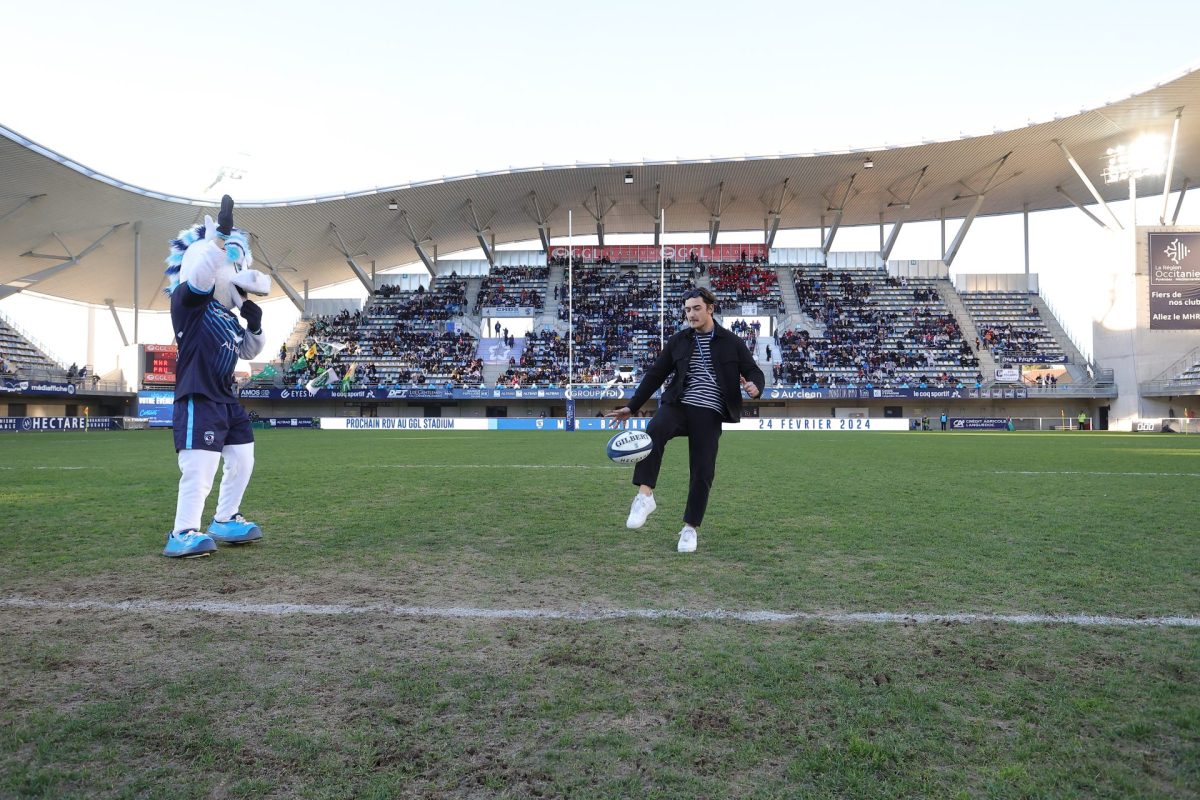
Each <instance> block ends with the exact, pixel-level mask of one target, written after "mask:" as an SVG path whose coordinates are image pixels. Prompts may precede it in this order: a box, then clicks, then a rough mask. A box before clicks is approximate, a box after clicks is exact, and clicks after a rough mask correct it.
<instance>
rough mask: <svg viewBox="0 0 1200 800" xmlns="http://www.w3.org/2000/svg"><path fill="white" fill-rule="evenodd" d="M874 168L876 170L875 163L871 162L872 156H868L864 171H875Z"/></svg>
mask: <svg viewBox="0 0 1200 800" xmlns="http://www.w3.org/2000/svg"><path fill="white" fill-rule="evenodd" d="M874 168H875V162H874V161H872V160H871V157H870V156H867V157H866V158H864V159H863V169H874Z"/></svg>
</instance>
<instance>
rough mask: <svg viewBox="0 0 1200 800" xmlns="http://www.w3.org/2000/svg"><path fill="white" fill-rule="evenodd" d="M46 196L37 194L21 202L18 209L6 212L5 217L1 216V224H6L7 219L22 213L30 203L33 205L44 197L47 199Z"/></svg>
mask: <svg viewBox="0 0 1200 800" xmlns="http://www.w3.org/2000/svg"><path fill="white" fill-rule="evenodd" d="M45 196H46V195H45V194H35V195H30V196H29V197H26V198H25V199H24V200H22V201H21V202H20V203H19V204H18V205H17V207H16V208H14V209H12V210H11V211H6V212H4V215H3V216H0V222H4V220H6V219H8V218H9V217H11V216H12V215H13V214H15V213H17V212H18V211H20V210H21V209H22V208H24V207H25V206H27V205H29V204H30V203H32V202H33V201H34V200H38V199H40V198H43V197H45Z"/></svg>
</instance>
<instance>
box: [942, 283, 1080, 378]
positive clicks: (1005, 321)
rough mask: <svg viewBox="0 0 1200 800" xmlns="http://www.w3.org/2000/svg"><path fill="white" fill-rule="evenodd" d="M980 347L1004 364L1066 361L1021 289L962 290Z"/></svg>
mask: <svg viewBox="0 0 1200 800" xmlns="http://www.w3.org/2000/svg"><path fill="white" fill-rule="evenodd" d="M959 296H960V297H961V298H962V301H963V305H965V306H966V308H967V311H968V312H969V313H970V315H971V317H972V319H973V320H974V321H975V328H976V330H977V331H978V332H979V337H980V339H981V341H982V343H983V346H984V347H986V348H987V349H988V350H990V351H991V353H992V355H993V356H994V357H995V359H996V361H998V362H1004V363H1008V364H1021V363H1024V364H1032V363H1046V362H1050V363H1057V362H1062V361H1066V360H1067V356H1066V354H1065V352H1064V351H1063V348H1062V346H1061V345H1060V344H1059V343H1058V341H1057V340H1056V339H1055V338H1054V335H1053V334H1052V333H1051V332H1050V330H1049V329H1048V328H1047V327H1046V323H1045V322H1044V321H1043V320H1042V317H1041V314H1040V313H1039V312H1038V309H1037V306H1036V305H1034V304H1033V303H1032V302H1031V301H1030V299H1029V295H1028V294H1025V293H1022V292H963V293H961V294H960V295H959Z"/></svg>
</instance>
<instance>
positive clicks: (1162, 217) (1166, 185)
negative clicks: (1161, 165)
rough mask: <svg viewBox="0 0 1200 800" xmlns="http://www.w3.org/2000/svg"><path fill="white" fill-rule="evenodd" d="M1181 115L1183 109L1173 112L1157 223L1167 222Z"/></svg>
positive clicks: (1163, 223)
mask: <svg viewBox="0 0 1200 800" xmlns="http://www.w3.org/2000/svg"><path fill="white" fill-rule="evenodd" d="M1182 116H1183V109H1182V108H1181V109H1179V110H1178V111H1177V112H1175V124H1174V125H1172V126H1171V151H1170V153H1169V154H1168V155H1167V175H1166V178H1165V179H1164V180H1163V207H1162V213H1161V214H1159V215H1158V224H1159V225H1166V224H1167V204H1168V203H1169V202H1170V201H1171V175H1172V173H1174V172H1175V148H1176V146H1177V145H1178V144H1179V118H1180V117H1182Z"/></svg>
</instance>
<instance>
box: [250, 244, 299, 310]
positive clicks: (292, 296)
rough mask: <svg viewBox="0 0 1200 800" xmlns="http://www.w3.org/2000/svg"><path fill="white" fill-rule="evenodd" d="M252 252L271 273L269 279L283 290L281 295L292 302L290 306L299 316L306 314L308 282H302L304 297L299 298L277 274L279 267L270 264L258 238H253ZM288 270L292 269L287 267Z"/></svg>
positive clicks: (269, 259)
mask: <svg viewBox="0 0 1200 800" xmlns="http://www.w3.org/2000/svg"><path fill="white" fill-rule="evenodd" d="M254 252H255V254H256V258H255V260H256V261H261V262H262V263H264V264H266V265H267V271H268V272H270V273H271V277H272V278H274V280H275V282H276V283H277V284H279V288H280V289H283V293H284V294H285V295H287V298H288V300H291V301H292V305H294V306H295V307H296V309H297V310H298V311H299V312H300V314H301V315H303V314H305V313H307V311H308V303H307V301H308V281H305V282H304V297H301V296H300V295H299V294H298V293H297V292H296V290H295V289H293V288H292V286H291V284H289V283H288V282H287V281H285V280H284V279H283V276H282V275H280V274H279V271H280V269H281V267H277V266H276V265H275V264H273V263H272V262H271V258H270V257H269V256H268V255H267V248H266V245H264V244H263V243H262V239H260V238H258V237H257V236H254ZM284 258H285V259H286V258H287V255H286V254H285V255H284ZM288 269H292V268H291V267H288Z"/></svg>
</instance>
